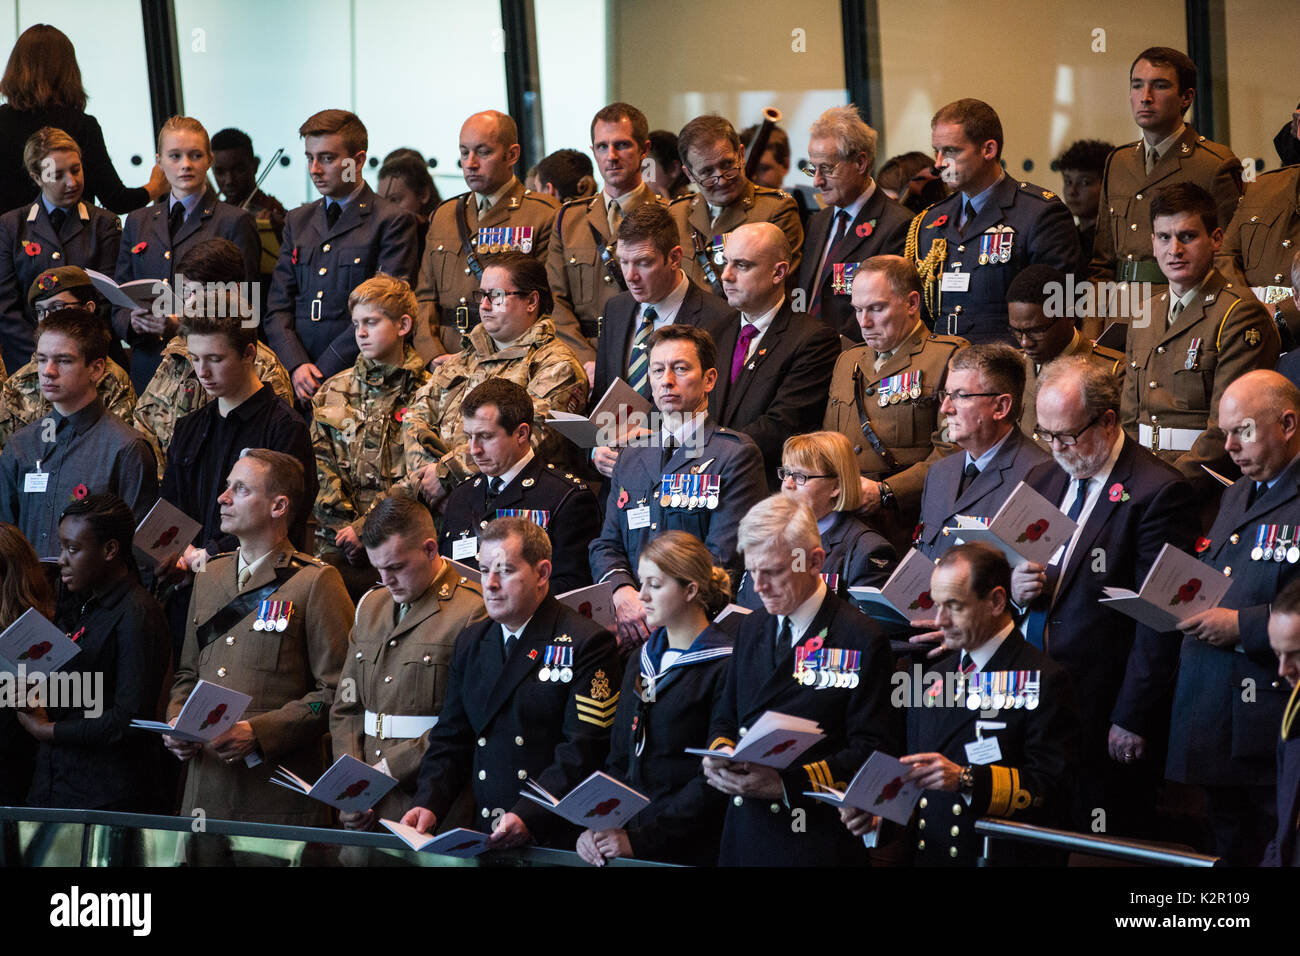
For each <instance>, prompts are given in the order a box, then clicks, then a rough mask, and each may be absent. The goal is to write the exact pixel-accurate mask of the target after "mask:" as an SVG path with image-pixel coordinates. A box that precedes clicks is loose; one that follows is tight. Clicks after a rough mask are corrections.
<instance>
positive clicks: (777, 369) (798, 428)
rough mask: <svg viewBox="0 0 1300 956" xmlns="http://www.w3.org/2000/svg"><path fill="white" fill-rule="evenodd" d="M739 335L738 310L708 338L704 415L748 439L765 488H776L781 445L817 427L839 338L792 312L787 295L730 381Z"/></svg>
mask: <svg viewBox="0 0 1300 956" xmlns="http://www.w3.org/2000/svg"><path fill="white" fill-rule="evenodd" d="M739 337H740V317H739V316H738V315H737V316H734V317H733V318H732V319H730V320H729V321H728V322H727V324H726V326H725V327H724V328H723V329H722V330H721V332H720V333H719V334H718V335H716V336H715V337H714V338H715V341H716V342H717V346H718V384H717V385H716V386H715V387H714V389H713V391H712V392H710V393H709V417H710V418H711V419H712V420H713V421H715V422H717V423H719V424H720V425H722V426H723V427H725V428H731V429H733V430H735V431H738V432H743V433H744V434H746V435H748V436H749V437H750V438H752V439H754V444H756V445H757V446H758V450H759V451H760V452H762V453H763V464H764V467H765V468H766V469H767V481H768V487H769V488H770V489H771V490H772V491H776V490H777V488H778V487H779V482H778V481H777V479H776V469H777V467H778V466H779V465H780V464H781V446H782V445H784V444H785V440H786V439H787V438H789V437H790V436H791V435H798V434H801V433H803V432H811V431H816V430H817V429H819V428H821V424H822V419H823V418H824V417H825V416H826V400H827V396H828V395H829V394H830V387H831V375H832V374H834V372H835V362H836V361H837V360H838V359H839V357H840V337H839V336H838V335H837V334H836V333H835V331H834V330H833V329H832V328H831V327H830V326H828V325H826V323H824V322H822V321H820V320H818V319H814V318H810V317H809V316H807V315H805V314H803V313H796V312H794V311H793V310H792V309H791V308H790V300H789V299H787V300H786V301H785V304H784V305H782V306H781V308H780V310H779V311H778V312H777V313H776V315H775V316H773V318H772V324H771V325H769V326H768V328H767V331H766V332H765V333H763V337H762V338H761V339H759V341H758V347H757V349H756V350H755V351H754V353H753V355H752V357H751V358H750V360H749V361H748V362H746V363H745V364H744V366H743V367H742V368H741V370H740V377H739V378H737V379H736V381H735V382H732V381H731V354H732V352H734V351H735V349H736V341H737V339H739Z"/></svg>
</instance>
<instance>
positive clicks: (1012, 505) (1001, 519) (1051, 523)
mask: <svg viewBox="0 0 1300 956" xmlns="http://www.w3.org/2000/svg"><path fill="white" fill-rule="evenodd" d="M1121 490H1122V489H1121ZM1078 527H1079V526H1078V525H1077V524H1075V523H1074V522H1073V521H1071V520H1070V519H1069V518H1067V517H1066V516H1065V514H1064V513H1063V512H1062V511H1061V510H1060V509H1059V508H1057V507H1056V506H1055V505H1054V504H1052V503H1051V502H1050V501H1048V500H1047V499H1046V498H1044V497H1043V496H1042V495H1040V494H1039V493H1038V492H1036V491H1035V490H1034V489H1033V488H1030V487H1029V486H1028V485H1027V484H1025V483H1024V482H1023V481H1022V482H1020V484H1018V485H1016V488H1015V490H1014V491H1012V492H1011V496H1010V497H1009V498H1007V500H1006V501H1005V502H1004V503H1003V505H1002V507H1001V508H999V509H998V513H997V514H995V515H994V516H993V517H992V519H988V520H986V519H984V518H972V517H968V516H967V515H958V516H957V526H956V527H955V528H952V527H949V528H944V529H943V533H944V534H946V535H951V536H952V537H954V538H956V539H957V540H958V541H959V542H963V543H966V544H970V543H972V542H975V541H984V542H986V543H988V544H991V545H993V547H995V548H997V549H998V550H1000V551H1001V552H1002V553H1003V554H1005V555H1006V556H1007V561H1008V562H1009V563H1010V564H1011V566H1012V567H1013V568H1014V567H1015V566H1016V565H1017V564H1019V563H1020V562H1021V561H1032V562H1034V563H1035V564H1044V565H1045V564H1048V563H1049V562H1050V561H1051V559H1052V555H1054V554H1055V553H1056V550H1057V549H1058V548H1061V547H1064V546H1065V545H1067V544H1069V542H1070V537H1071V536H1072V535H1073V534H1074V531H1075V529H1076V528H1078Z"/></svg>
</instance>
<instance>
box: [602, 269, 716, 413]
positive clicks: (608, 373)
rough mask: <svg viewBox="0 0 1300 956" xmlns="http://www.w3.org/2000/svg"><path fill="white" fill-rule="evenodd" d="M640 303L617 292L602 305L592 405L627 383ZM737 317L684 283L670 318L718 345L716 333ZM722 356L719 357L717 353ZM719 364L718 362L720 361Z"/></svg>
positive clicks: (696, 288) (713, 299)
mask: <svg viewBox="0 0 1300 956" xmlns="http://www.w3.org/2000/svg"><path fill="white" fill-rule="evenodd" d="M640 307H641V303H639V302H637V300H636V299H634V298H633V297H632V293H631V292H620V293H619V294H618V295H616V296H614V298H612V299H610V300H609V302H607V303H606V304H605V315H604V320H603V321H602V322H601V325H600V339H599V340H598V341H597V342H596V377H595V380H594V381H593V383H592V386H591V404H592V405H595V404H596V403H597V402H599V401H600V400H601V398H603V397H604V395H605V392H606V391H607V390H608V389H609V386H610V384H611V383H612V382H613V381H614V379H616V378H621V379H624V380H626V379H627V353H628V350H629V349H630V348H631V347H632V336H633V334H634V333H635V332H636V315H637V310H638V309H639V308H640ZM735 314H736V310H735V309H733V308H732V307H731V306H729V305H727V300H726V299H720V298H718V297H717V296H716V295H714V294H713V293H711V292H706V291H705V290H704V289H701V288H700V287H699V286H697V285H696V284H695V283H694V282H690V281H689V280H688V281H687V283H686V297H685V298H683V299H682V305H681V308H679V309H678V310H677V315H676V316H674V318H673V324H674V325H693V326H695V327H696V328H701V329H704V330H705V331H706V332H708V333H709V334H710V335H712V336H713V339H714V341H715V342H716V341H717V338H718V332H719V331H720V330H721V328H722V327H723V326H724V325H725V324H726V323H727V322H729V321H730V320H731V319H732V317H733V316H734V315H735ZM719 354H721V353H719ZM719 361H721V359H719Z"/></svg>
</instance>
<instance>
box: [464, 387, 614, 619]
mask: <svg viewBox="0 0 1300 956" xmlns="http://www.w3.org/2000/svg"><path fill="white" fill-rule="evenodd" d="M461 415H462V420H463V423H464V429H465V435H466V437H467V439H468V446H467V448H468V451H469V454H470V457H472V458H473V459H474V464H475V465H476V466H477V467H478V470H479V471H480V472H481V474H479V475H478V476H477V477H475V478H474V479H473V480H472V481H463V482H461V483H460V484H459V485H457V486H456V488H455V489H454V490H453V491H452V493H451V494H450V495H449V496H448V497H447V503H446V504H445V505H444V506H443V518H442V536H441V538H440V539H439V542H438V550H439V552H441V554H442V555H443V557H446V558H453V559H454V560H456V561H460V562H462V563H464V564H468V565H469V566H470V567H475V568H476V567H478V561H477V559H476V555H477V552H478V534H479V532H480V531H481V530H482V529H483V528H486V527H487V525H488V522H490V521H491V520H492V519H493V518H498V517H510V516H515V517H521V518H527V519H528V520H530V521H532V522H533V523H534V524H537V525H538V526H539V527H541V528H543V529H544V530H545V531H546V534H547V536H549V537H550V539H551V554H552V566H551V590H552V591H554V592H555V593H556V594H563V593H564V592H565V591H572V590H573V589H574V588H581V587H586V586H587V585H589V584H590V583H591V564H590V563H589V562H588V560H587V547H588V546H589V545H590V544H591V542H592V540H593V539H594V538H595V537H596V535H597V534H599V533H600V509H599V507H598V506H597V503H596V496H595V495H593V494H592V493H591V491H590V489H588V488H587V486H586V484H585V483H584V482H583V481H582V479H580V478H575V477H574V476H573V475H571V474H569V473H568V472H566V471H564V470H562V469H559V468H556V467H555V465H554V464H553V463H551V462H548V461H545V460H544V459H542V458H541V457H539V456H538V455H537V453H536V452H535V451H534V450H533V446H532V443H531V441H530V438H531V437H532V432H533V426H532V422H533V400H532V398H531V397H530V396H529V394H528V391H527V390H526V389H524V388H522V387H521V386H519V385H516V384H515V383H514V382H511V381H507V380H506V379H504V378H490V379H488V380H487V381H486V382H484V383H483V384H481V385H479V386H477V387H476V388H475V389H474V390H473V391H471V392H470V393H469V394H468V395H467V396H465V400H464V402H462V403H461Z"/></svg>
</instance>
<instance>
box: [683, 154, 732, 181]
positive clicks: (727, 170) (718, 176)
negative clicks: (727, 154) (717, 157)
mask: <svg viewBox="0 0 1300 956" xmlns="http://www.w3.org/2000/svg"><path fill="white" fill-rule="evenodd" d="M742 169H744V164H743V163H741V162H740V160H737V159H732V160H728V161H727V162H725V163H719V164H718V165H717V168H714V167H712V166H708V167H705V168H704V169H701V170H700V171H699V172H698V173H695V179H696V181H697V182H699V183H701V184H703V183H712V182H722V181H724V180H731V179H735V178H736V177H737V176H739V175H740V171H741V170H742ZM692 172H694V170H692Z"/></svg>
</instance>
